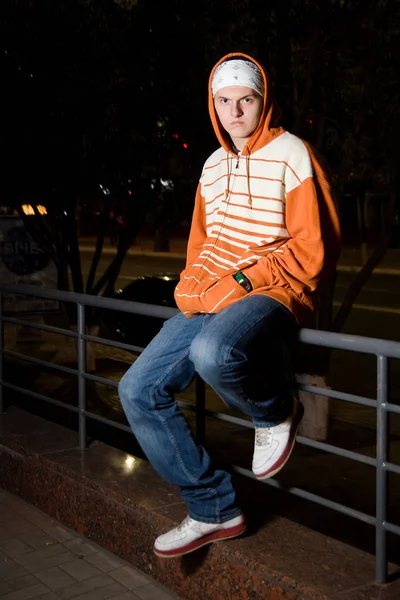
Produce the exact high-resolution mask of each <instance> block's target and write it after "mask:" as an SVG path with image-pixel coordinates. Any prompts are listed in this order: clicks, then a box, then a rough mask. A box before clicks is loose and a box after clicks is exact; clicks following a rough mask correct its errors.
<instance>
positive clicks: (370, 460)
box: [296, 435, 376, 467]
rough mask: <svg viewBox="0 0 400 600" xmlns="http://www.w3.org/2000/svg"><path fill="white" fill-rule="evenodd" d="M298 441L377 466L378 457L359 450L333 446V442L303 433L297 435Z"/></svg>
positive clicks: (304, 444) (342, 456) (370, 465)
mask: <svg viewBox="0 0 400 600" xmlns="http://www.w3.org/2000/svg"><path fill="white" fill-rule="evenodd" d="M296 441H297V442H298V443H299V444H303V446H309V447H310V448H315V449H317V450H323V451H324V452H328V453H329V454H334V455H335V456H340V457H341V458H349V459H350V460H355V461H357V462H360V463H363V464H364V465H368V466H369V467H376V458H372V457H371V456H366V455H365V454H359V453H358V452H353V451H352V450H346V449H345V448H340V447H339V446H332V445H331V444H325V442H318V441H317V440H311V439H309V438H306V437H303V436H301V435H299V436H297V438H296Z"/></svg>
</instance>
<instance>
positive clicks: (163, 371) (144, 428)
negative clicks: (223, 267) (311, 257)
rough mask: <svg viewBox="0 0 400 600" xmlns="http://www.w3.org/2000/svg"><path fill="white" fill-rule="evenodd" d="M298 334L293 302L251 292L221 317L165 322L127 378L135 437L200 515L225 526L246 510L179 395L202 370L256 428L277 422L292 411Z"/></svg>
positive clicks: (122, 390)
mask: <svg viewBox="0 0 400 600" xmlns="http://www.w3.org/2000/svg"><path fill="white" fill-rule="evenodd" d="M296 337H297V324H296V321H295V319H294V317H293V315H292V314H291V312H290V311H289V310H288V309H287V308H286V307H284V306H283V305H282V304H280V303H279V302H277V301H276V300H273V299H272V298H268V297H266V296H262V295H254V296H248V297H245V298H243V299H241V300H238V301H237V302H236V303H234V304H232V305H231V306H228V307H227V308H225V309H224V310H222V311H221V312H220V313H217V314H215V315H208V314H207V315H200V316H197V317H192V318H187V317H185V316H184V315H183V314H181V313H179V314H177V315H175V316H173V317H171V318H170V319H168V320H166V321H165V323H164V325H163V327H162V329H161V330H160V332H159V333H158V334H157V335H156V336H155V338H153V340H152V341H151V342H150V344H149V345H148V346H147V347H146V348H145V349H144V351H143V352H142V353H141V354H140V356H139V357H138V358H137V360H136V361H135V362H134V363H133V365H132V366H131V367H130V368H129V370H128V371H127V372H126V373H125V375H124V376H123V378H122V379H121V381H120V384H119V395H120V399H121V403H122V406H123V409H124V411H125V415H126V417H127V419H128V422H129V424H130V426H131V428H132V431H133V433H134V435H135V436H136V439H137V440H138V442H139V444H140V445H141V447H142V449H143V451H144V453H145V454H146V456H147V458H148V459H149V461H150V462H151V464H152V465H153V467H154V468H155V470H156V471H157V472H158V474H159V475H161V477H163V478H164V479H165V480H166V481H168V482H169V483H171V484H174V485H177V486H179V487H180V491H181V494H182V496H183V498H184V500H185V502H186V505H187V508H188V511H189V514H190V516H191V517H192V518H193V519H196V520H197V521H202V522H205V523H220V522H224V521H228V520H229V519H232V518H233V517H235V516H238V515H239V514H240V513H241V510H240V508H239V507H238V505H237V502H236V497H235V492H234V489H233V487H232V483H231V477H230V475H229V473H227V472H226V471H223V470H219V469H214V468H213V466H212V464H211V459H210V457H209V455H208V453H207V452H206V450H205V449H204V447H202V446H200V445H199V444H197V443H196V442H195V441H194V439H193V437H192V435H191V432H190V429H189V427H188V424H187V422H186V419H185V417H184V415H183V414H182V412H181V410H180V409H179V407H178V405H177V402H176V400H175V399H174V394H175V393H177V392H181V391H182V390H184V389H185V388H186V387H187V386H188V385H189V384H190V383H191V381H192V380H193V377H194V375H195V372H197V373H198V374H199V375H200V376H201V377H202V378H203V379H204V381H205V382H206V383H208V384H209V385H210V386H211V387H212V388H213V389H214V390H215V392H216V393H217V394H218V395H219V396H220V397H221V398H222V400H223V401H224V402H225V403H226V404H227V405H228V406H230V407H231V408H234V409H239V410H240V411H242V412H243V413H245V414H246V415H248V416H249V417H251V418H252V420H253V423H254V425H255V426H256V427H268V426H272V425H277V424H278V423H281V422H282V421H284V420H285V419H286V417H287V416H288V414H289V413H290V411H291V408H292V403H293V389H292V385H293V371H292V370H291V369H290V367H289V361H288V360H287V358H288V356H289V354H290V346H291V344H292V343H293V342H294V341H295V339H296ZM250 460H251V458H250Z"/></svg>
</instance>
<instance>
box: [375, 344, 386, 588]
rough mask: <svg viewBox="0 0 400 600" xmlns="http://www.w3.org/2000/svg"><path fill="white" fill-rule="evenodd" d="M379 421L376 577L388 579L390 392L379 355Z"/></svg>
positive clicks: (381, 358)
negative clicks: (387, 406) (387, 523)
mask: <svg viewBox="0 0 400 600" xmlns="http://www.w3.org/2000/svg"><path fill="white" fill-rule="evenodd" d="M377 384H378V386H377V387H378V389H377V422H376V538H375V542H376V547H375V554H376V566H375V569H376V579H377V581H379V582H383V583H385V582H386V581H387V574H388V572H387V571H388V569H387V531H386V529H385V523H386V519H387V472H386V462H387V452H388V426H387V424H388V414H387V411H386V404H387V400H388V398H387V394H388V359H387V357H386V356H383V355H382V354H378V356H377Z"/></svg>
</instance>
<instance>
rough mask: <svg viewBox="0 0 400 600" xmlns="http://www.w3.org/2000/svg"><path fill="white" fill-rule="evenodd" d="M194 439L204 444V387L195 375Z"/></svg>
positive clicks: (200, 379)
mask: <svg viewBox="0 0 400 600" xmlns="http://www.w3.org/2000/svg"><path fill="white" fill-rule="evenodd" d="M195 381H196V439H197V442H198V443H199V444H204V442H205V439H206V385H205V383H204V380H203V379H202V378H201V377H200V375H198V374H197V373H196V378H195Z"/></svg>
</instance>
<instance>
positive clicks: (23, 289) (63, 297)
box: [0, 283, 179, 319]
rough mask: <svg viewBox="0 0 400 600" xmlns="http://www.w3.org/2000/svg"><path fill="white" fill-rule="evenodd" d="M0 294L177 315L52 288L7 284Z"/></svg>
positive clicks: (160, 308) (172, 311) (141, 304)
mask: <svg viewBox="0 0 400 600" xmlns="http://www.w3.org/2000/svg"><path fill="white" fill-rule="evenodd" d="M0 292H3V293H4V292H6V293H7V292H9V293H11V294H20V295H22V296H34V297H37V298H50V299H52V300H60V301H62V302H71V303H73V304H82V305H83V306H91V307H94V308H107V309H110V310H118V311H122V312H127V313H134V314H139V315H147V316H150V317H158V318H160V319H168V318H169V317H172V316H173V315H175V314H177V313H178V312H179V310H178V309H177V308H170V307H168V306H159V305H156V304H146V303H144V302H133V301H130V300H119V299H116V298H104V297H103V296H92V295H90V294H78V293H77V292H65V291H62V290H54V289H50V288H39V289H38V288H37V287H36V286H33V285H25V284H19V283H18V284H15V283H7V284H1V285H0Z"/></svg>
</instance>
